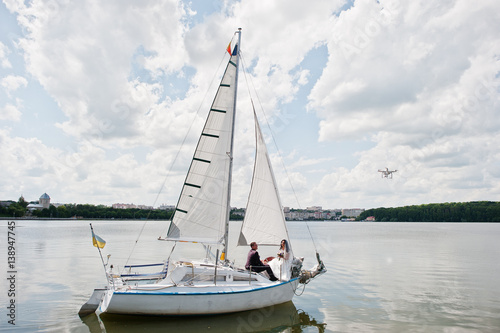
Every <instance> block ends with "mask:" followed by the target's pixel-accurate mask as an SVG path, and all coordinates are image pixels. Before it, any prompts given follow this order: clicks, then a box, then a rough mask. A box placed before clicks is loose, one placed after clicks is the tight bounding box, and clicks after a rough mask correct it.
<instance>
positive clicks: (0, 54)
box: [0, 42, 12, 68]
mask: <svg viewBox="0 0 500 333" xmlns="http://www.w3.org/2000/svg"><path fill="white" fill-rule="evenodd" d="M8 54H9V48H8V47H7V46H6V45H5V44H4V43H2V42H0V65H1V66H2V68H11V67H12V64H11V63H10V61H9V59H8V58H7V55H8Z"/></svg>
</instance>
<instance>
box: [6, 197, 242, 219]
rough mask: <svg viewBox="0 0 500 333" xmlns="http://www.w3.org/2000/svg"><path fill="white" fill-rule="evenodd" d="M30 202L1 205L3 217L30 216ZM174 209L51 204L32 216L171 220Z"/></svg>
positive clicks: (232, 217) (235, 217)
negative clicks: (28, 209) (28, 208)
mask: <svg viewBox="0 0 500 333" xmlns="http://www.w3.org/2000/svg"><path fill="white" fill-rule="evenodd" d="M27 206H28V202H26V201H24V198H23V197H21V198H19V200H18V202H13V203H11V204H10V205H9V206H8V207H0V216H2V217H29V213H28V211H27ZM173 212H174V211H173V210H160V209H151V210H150V209H139V208H127V209H116V208H112V207H108V206H105V205H90V204H66V205H61V206H58V207H56V206H54V205H50V206H49V208H44V209H41V210H34V211H33V212H31V216H32V217H36V218H63V219H64V218H84V219H128V220H131V219H134V220H141V219H148V220H170V219H171V218H172V214H173ZM242 218H243V217H242V216H240V215H235V214H231V219H232V220H241V219H242Z"/></svg>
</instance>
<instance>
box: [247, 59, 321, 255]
mask: <svg viewBox="0 0 500 333" xmlns="http://www.w3.org/2000/svg"><path fill="white" fill-rule="evenodd" d="M240 57H241V65H242V67H243V74H244V76H245V81H246V82H247V87H250V85H249V81H248V79H247V75H246V68H247V67H246V65H245V60H244V58H243V54H242V52H241V51H240ZM250 83H251V85H252V88H253V91H254V93H255V95H256V98H257V102H258V104H259V106H260V108H261V110H262V114H263V115H264V119H265V120H266V125H267V127H268V128H269V132H270V133H271V138H272V139H273V143H274V146H275V147H276V151H277V152H278V156H279V159H280V162H281V165H282V167H283V170H284V171H285V174H286V177H287V179H288V183H289V184H290V187H291V188H292V192H293V195H294V196H295V200H296V201H297V205H298V206H299V209H301V205H300V202H299V198H298V196H297V193H296V192H295V188H294V187H293V184H292V181H291V179H290V175H289V174H288V170H287V168H286V166H285V162H284V159H283V156H282V155H281V151H280V149H279V148H278V143H277V142H276V138H275V137H274V133H273V130H272V129H271V125H270V123H269V120H268V117H267V115H266V112H265V110H264V107H263V106H262V103H261V101H260V98H259V94H258V93H257V89H255V86H254V84H253V81H252V78H251V77H250ZM248 90H249V95H250V99H252V96H251V94H250V88H248ZM252 105H253V100H252ZM305 222H306V226H307V231H308V232H309V236H311V240H312V243H313V247H314V251H315V252H316V253H317V252H318V250H317V248H316V243H315V242H314V237H313V235H312V232H311V229H310V228H309V223H307V221H305Z"/></svg>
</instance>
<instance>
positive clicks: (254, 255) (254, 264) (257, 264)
mask: <svg viewBox="0 0 500 333" xmlns="http://www.w3.org/2000/svg"><path fill="white" fill-rule="evenodd" d="M250 247H251V248H252V249H251V250H250V251H249V252H248V257H247V264H246V265H245V268H246V269H249V270H251V271H254V272H257V273H258V272H262V271H266V272H267V274H269V280H271V281H278V279H277V278H276V276H274V274H273V270H272V269H271V267H269V265H266V264H264V263H263V262H262V261H260V256H259V252H257V249H258V248H259V246H258V245H257V243H255V242H251V243H250Z"/></svg>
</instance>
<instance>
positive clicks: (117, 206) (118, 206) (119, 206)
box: [111, 203, 153, 210]
mask: <svg viewBox="0 0 500 333" xmlns="http://www.w3.org/2000/svg"><path fill="white" fill-rule="evenodd" d="M111 207H113V208H114V209H131V208H138V209H146V210H147V209H153V206H146V205H134V204H124V203H115V204H113V205H112V206H111Z"/></svg>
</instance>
